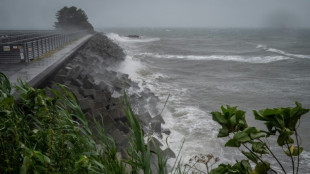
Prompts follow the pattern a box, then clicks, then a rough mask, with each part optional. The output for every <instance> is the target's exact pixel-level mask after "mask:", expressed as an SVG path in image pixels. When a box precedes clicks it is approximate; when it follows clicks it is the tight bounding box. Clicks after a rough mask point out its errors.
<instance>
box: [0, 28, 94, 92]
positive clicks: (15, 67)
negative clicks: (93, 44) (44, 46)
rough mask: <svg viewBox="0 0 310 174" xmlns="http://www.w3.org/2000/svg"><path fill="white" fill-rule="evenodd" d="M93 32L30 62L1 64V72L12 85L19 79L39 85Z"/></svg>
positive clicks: (32, 84) (35, 85) (34, 85)
mask: <svg viewBox="0 0 310 174" xmlns="http://www.w3.org/2000/svg"><path fill="white" fill-rule="evenodd" d="M91 36H92V35H91V34H89V35H86V36H84V37H82V38H80V39H78V40H76V41H74V42H73V43H71V44H70V45H67V46H65V47H64V48H63V49H61V50H59V51H57V52H56V53H54V54H52V55H50V56H49V57H45V58H42V59H39V60H35V61H33V62H30V63H19V64H0V72H2V73H4V74H5V75H6V76H8V78H9V79H10V81H11V83H12V85H14V84H16V83H17V79H19V78H20V79H22V80H24V81H26V82H28V83H29V84H30V85H31V86H33V87H37V86H39V85H40V83H42V82H43V81H44V80H45V79H46V78H48V77H49V76H50V75H51V74H52V73H53V72H54V71H55V69H57V68H58V67H59V66H61V64H62V63H64V62H65V61H66V60H68V59H69V58H70V56H72V55H73V54H74V53H75V51H77V50H78V49H79V48H80V47H81V46H82V45H83V44H84V43H85V42H86V41H88V39H90V38H91Z"/></svg>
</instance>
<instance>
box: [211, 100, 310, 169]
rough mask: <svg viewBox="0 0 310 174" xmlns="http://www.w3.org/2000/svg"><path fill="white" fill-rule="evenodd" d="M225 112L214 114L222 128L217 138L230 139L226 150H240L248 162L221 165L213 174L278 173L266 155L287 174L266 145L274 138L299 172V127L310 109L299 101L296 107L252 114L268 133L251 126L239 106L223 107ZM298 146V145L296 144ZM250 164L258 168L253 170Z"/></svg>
mask: <svg viewBox="0 0 310 174" xmlns="http://www.w3.org/2000/svg"><path fill="white" fill-rule="evenodd" d="M221 110H222V112H212V118H213V120H214V121H216V122H218V123H219V124H220V125H221V126H222V128H221V129H220V130H219V133H218V137H228V138H229V140H228V141H227V142H226V144H225V146H227V147H236V148H239V149H240V150H241V152H242V154H243V155H244V156H245V157H246V158H247V159H248V160H242V161H237V162H236V164H234V165H230V164H220V165H219V166H218V168H216V169H213V170H212V171H211V172H210V174H222V173H247V174H263V173H267V171H273V172H274V173H277V171H276V170H275V169H274V168H273V167H272V166H270V163H268V162H267V161H266V160H264V159H263V157H264V156H266V155H268V156H272V157H273V158H274V160H276V161H277V163H278V164H279V166H280V167H281V170H282V171H283V173H285V174H286V173H287V171H286V169H285V168H284V166H283V164H282V163H281V161H280V160H279V158H278V157H277V156H276V154H275V153H274V152H273V151H272V150H271V149H270V147H269V146H268V145H267V143H266V138H269V137H271V136H275V137H276V139H277V144H278V146H280V147H281V148H282V149H283V150H284V153H285V154H286V155H287V156H288V158H290V159H291V164H292V172H293V174H295V173H296V174H297V173H298V172H299V165H300V154H301V153H302V151H303V148H302V147H301V141H300V136H299V135H298V132H297V128H298V125H299V121H300V118H301V116H302V115H304V114H306V113H308V112H309V109H304V108H302V106H301V104H300V103H298V102H296V107H294V108H292V107H287V108H274V109H265V110H260V111H253V113H254V116H255V119H256V120H260V121H263V122H264V124H265V125H266V128H267V130H259V129H258V128H256V127H248V124H247V122H246V120H245V111H242V110H238V109H237V107H230V106H227V107H226V108H225V107H223V106H222V107H221ZM294 138H295V141H296V144H295V141H294ZM250 161H251V163H253V164H254V165H255V167H254V169H252V167H251V164H250Z"/></svg>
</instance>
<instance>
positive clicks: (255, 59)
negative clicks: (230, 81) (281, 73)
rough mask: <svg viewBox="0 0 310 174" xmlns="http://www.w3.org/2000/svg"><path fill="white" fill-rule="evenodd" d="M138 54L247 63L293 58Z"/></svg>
mask: <svg viewBox="0 0 310 174" xmlns="http://www.w3.org/2000/svg"><path fill="white" fill-rule="evenodd" d="M137 56H146V57H154V58H164V59H186V60H218V61H236V62H245V63H270V62H275V61H281V60H287V59H291V58H290V57H287V56H256V57H244V56H238V55H170V54H156V53H141V54H138V55H137Z"/></svg>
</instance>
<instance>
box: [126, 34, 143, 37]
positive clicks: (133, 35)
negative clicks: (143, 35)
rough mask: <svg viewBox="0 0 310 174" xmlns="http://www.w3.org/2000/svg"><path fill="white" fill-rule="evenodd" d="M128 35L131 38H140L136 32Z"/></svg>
mask: <svg viewBox="0 0 310 174" xmlns="http://www.w3.org/2000/svg"><path fill="white" fill-rule="evenodd" d="M127 37H130V38H140V36H139V35H135V34H131V35H128V36H127Z"/></svg>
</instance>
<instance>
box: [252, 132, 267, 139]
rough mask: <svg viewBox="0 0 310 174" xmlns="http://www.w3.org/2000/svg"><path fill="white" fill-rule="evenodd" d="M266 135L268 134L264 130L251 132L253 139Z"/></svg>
mask: <svg viewBox="0 0 310 174" xmlns="http://www.w3.org/2000/svg"><path fill="white" fill-rule="evenodd" d="M265 136H266V134H265V133H263V132H257V133H251V134H250V137H251V139H257V138H260V137H265Z"/></svg>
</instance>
